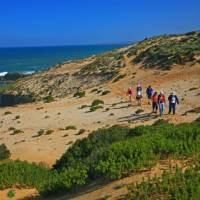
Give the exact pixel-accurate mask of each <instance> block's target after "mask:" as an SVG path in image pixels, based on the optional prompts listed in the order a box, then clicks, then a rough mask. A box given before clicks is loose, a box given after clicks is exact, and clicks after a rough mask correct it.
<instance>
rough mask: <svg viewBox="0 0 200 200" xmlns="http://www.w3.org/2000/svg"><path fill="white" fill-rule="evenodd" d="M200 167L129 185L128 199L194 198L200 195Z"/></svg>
mask: <svg viewBox="0 0 200 200" xmlns="http://www.w3.org/2000/svg"><path fill="white" fill-rule="evenodd" d="M199 169H200V167H198V166H197V167H194V168H189V169H187V170H186V171H185V172H183V171H182V170H181V169H180V168H176V171H175V172H173V171H170V172H165V173H163V175H162V177H161V178H156V177H155V178H153V179H152V180H148V181H143V182H142V183H140V184H137V185H134V186H129V187H128V189H129V194H128V195H127V198H126V199H128V200H135V199H137V200H143V199H158V200H159V199H160V200H161V199H175V200H179V199H194V200H198V199H199V197H200V188H199V182H200V173H199Z"/></svg>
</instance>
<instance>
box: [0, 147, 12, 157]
mask: <svg viewBox="0 0 200 200" xmlns="http://www.w3.org/2000/svg"><path fill="white" fill-rule="evenodd" d="M10 156H11V154H10V151H9V150H8V149H7V147H6V145H5V144H0V160H4V159H8V158H10Z"/></svg>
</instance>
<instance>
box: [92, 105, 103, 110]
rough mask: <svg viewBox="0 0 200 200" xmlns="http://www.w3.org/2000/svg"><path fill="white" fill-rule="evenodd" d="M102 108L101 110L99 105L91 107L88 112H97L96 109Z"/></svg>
mask: <svg viewBox="0 0 200 200" xmlns="http://www.w3.org/2000/svg"><path fill="white" fill-rule="evenodd" d="M102 108H103V106H100V105H97V106H92V107H91V108H90V112H94V111H96V110H98V109H102Z"/></svg>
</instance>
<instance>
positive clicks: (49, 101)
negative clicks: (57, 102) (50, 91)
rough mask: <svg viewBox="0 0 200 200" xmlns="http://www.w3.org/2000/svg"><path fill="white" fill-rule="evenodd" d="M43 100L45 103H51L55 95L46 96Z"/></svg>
mask: <svg viewBox="0 0 200 200" xmlns="http://www.w3.org/2000/svg"><path fill="white" fill-rule="evenodd" d="M43 100H44V103H51V102H53V101H54V97H53V96H51V95H49V96H46V97H44V98H43Z"/></svg>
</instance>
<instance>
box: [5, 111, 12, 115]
mask: <svg viewBox="0 0 200 200" xmlns="http://www.w3.org/2000/svg"><path fill="white" fill-rule="evenodd" d="M10 114H12V113H11V112H10V111H6V112H5V113H4V115H10Z"/></svg>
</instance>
